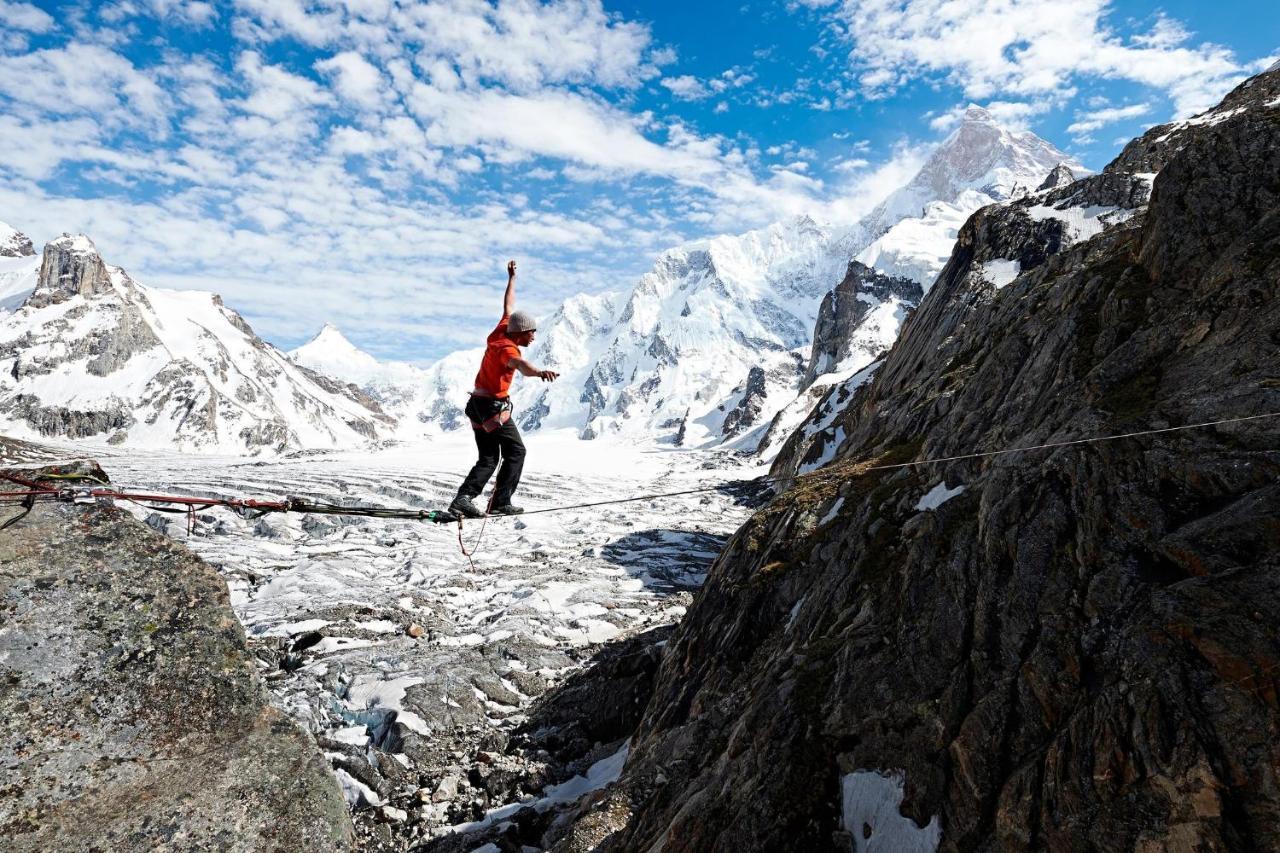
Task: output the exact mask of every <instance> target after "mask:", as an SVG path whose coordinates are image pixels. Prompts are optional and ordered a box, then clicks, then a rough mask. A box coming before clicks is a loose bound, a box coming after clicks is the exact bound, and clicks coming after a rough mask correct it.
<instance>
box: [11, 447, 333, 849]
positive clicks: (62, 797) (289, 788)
mask: <svg viewBox="0 0 1280 853" xmlns="http://www.w3.org/2000/svg"><path fill="white" fill-rule="evenodd" d="M94 471H95V472H96V473H97V474H98V475H100V476H101V471H100V469H96V467H95V469H94ZM8 509H9V508H6V511H5V514H4V517H5V518H6V519H7V518H9V517H10V516H12V515H13V513H12V512H9V511H8ZM0 624H3V626H4V629H3V630H2V631H0V684H3V687H2V688H0V762H3V767H4V777H3V778H4V788H3V790H4V795H3V796H2V797H0V837H3V838H4V839H5V843H4V847H5V849H6V850H12V851H24V850H30V851H47V850H91V849H102V850H108V849H109V850H138V851H143V850H156V849H182V850H201V851H203V850H208V851H214V850H217V851H225V850H235V851H260V850H281V851H289V850H292V851H322V850H344V849H349V847H350V843H351V839H352V830H351V822H350V818H349V817H348V815H347V810H346V805H345V803H344V800H343V797H342V792H341V791H340V789H339V788H338V785H337V782H336V781H335V779H334V778H333V776H332V775H331V774H330V773H329V771H328V768H327V766H326V762H325V761H324V759H323V757H322V756H321V754H320V751H319V750H318V749H317V748H316V745H315V742H314V741H313V740H312V739H311V737H310V736H309V735H307V734H306V733H304V732H303V731H301V730H300V729H298V728H297V727H296V726H295V725H294V724H293V723H291V722H290V721H289V720H288V718H287V717H285V716H284V715H283V714H282V713H281V712H280V711H277V710H275V709H273V708H272V707H271V706H270V705H269V704H268V703H267V697H266V693H265V691H264V690H263V687H262V685H261V683H260V681H259V679H258V677H257V674H256V667H255V664H254V661H253V658H252V657H250V655H249V653H248V651H247V649H246V646H245V638H244V633H243V631H242V630H241V628H240V625H239V623H238V622H237V621H236V618H235V616H234V614H233V613H232V611H231V608H230V605H229V603H228V595H227V588H226V584H225V583H224V582H223V581H222V579H221V578H220V577H219V576H218V573H217V572H216V571H215V570H214V569H212V568H210V567H209V566H208V565H206V564H205V563H203V562H202V561H201V560H199V559H198V558H196V557H195V556H194V555H192V554H191V553H190V552H188V551H187V550H186V549H185V548H183V547H182V546H180V545H178V544H175V543H174V542H172V541H170V540H168V539H166V538H165V537H163V536H161V535H159V534H158V533H156V532H155V531H153V530H152V529H151V528H150V527H148V526H147V525H145V524H142V523H141V522H138V521H135V520H134V519H132V518H131V517H130V516H129V515H127V514H126V513H124V512H122V511H120V510H118V509H115V508H113V507H110V506H103V505H92V506H83V505H71V504H65V503H39V504H37V505H36V506H35V508H34V509H33V510H32V511H31V513H30V514H29V515H27V516H26V517H25V518H23V519H22V520H21V521H20V522H18V523H17V524H15V525H14V526H12V527H10V528H8V529H7V530H5V531H4V532H3V534H0Z"/></svg>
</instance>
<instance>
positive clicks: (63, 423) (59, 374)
mask: <svg viewBox="0 0 1280 853" xmlns="http://www.w3.org/2000/svg"><path fill="white" fill-rule="evenodd" d="M1084 171H1085V170H1084V169H1083V167H1081V166H1080V164H1078V163H1074V162H1072V161H1071V160H1070V158H1068V157H1067V156H1066V155H1065V154H1063V153H1062V152H1060V151H1058V150H1057V149H1055V148H1054V147H1053V146H1052V145H1050V144H1049V143H1047V142H1045V141H1044V140H1042V139H1040V138H1038V137H1036V136H1035V135H1034V134H1031V133H1014V132H1010V131H1008V130H1005V129H1003V128H1001V127H1000V126H999V125H998V124H997V123H996V122H995V121H994V120H993V118H992V117H991V115H990V114H989V113H987V112H986V111H984V110H981V109H978V108H971V109H970V110H969V111H968V112H967V113H966V114H965V115H964V117H963V120H962V121H961V124H960V126H959V127H958V128H957V129H956V130H955V132H953V133H952V134H951V136H950V137H949V138H948V139H947V140H946V141H944V142H943V143H942V144H941V145H940V146H939V147H938V148H937V149H936V150H935V151H934V152H933V154H932V156H931V157H930V158H929V159H928V161H927V162H926V163H925V165H924V167H923V168H922V169H921V170H920V172H919V173H918V174H917V175H916V176H915V177H914V178H913V179H912V180H911V181H910V182H909V183H908V184H907V185H906V186H904V187H902V188H901V189H899V190H897V191H896V192H894V193H892V194H891V195H890V196H889V197H888V198H886V199H885V201H884V202H883V203H881V204H880V205H879V206H878V207H877V208H876V209H875V210H874V211H872V213H871V214H870V215H869V216H868V217H866V218H865V219H864V220H863V221H861V222H857V223H851V224H842V225H830V224H824V223H819V222H816V221H814V220H813V219H811V218H808V217H797V218H794V219H790V220H787V221H784V222H778V223H775V224H773V225H770V226H768V227H766V228H762V229H759V230H755V231H750V232H747V233H745V234H741V235H737V236H721V237H716V238H713V239H709V240H699V241H695V242H691V243H687V244H685V245H682V246H679V247H676V248H673V249H670V250H668V251H666V252H664V253H662V255H660V256H659V257H658V259H657V261H656V262H655V264H654V266H653V268H652V269H651V270H650V271H649V272H647V273H645V274H644V275H642V276H641V277H640V279H639V280H638V281H637V282H636V284H635V285H634V286H633V287H632V288H631V289H630V290H629V291H625V292H614V293H604V294H595V295H579V296H575V297H572V298H571V299H569V300H567V301H566V302H564V303H563V304H562V305H561V306H560V308H559V309H558V310H556V311H555V312H554V313H553V314H552V315H551V316H549V317H545V318H543V319H542V322H541V328H540V330H539V340H538V343H537V344H535V346H534V347H533V348H532V349H531V351H530V353H529V355H530V358H531V359H532V360H533V361H534V362H535V363H538V364H540V365H545V366H547V367H550V368H552V369H555V370H558V371H560V372H561V374H562V376H561V379H560V381H558V382H557V383H555V384H551V385H547V384H543V383H540V382H534V381H527V380H523V379H519V380H517V383H516V391H515V392H514V398H515V402H516V404H517V417H518V419H519V423H520V424H521V426H522V428H524V429H525V430H531V431H532V430H539V429H572V430H574V431H575V432H576V433H577V434H578V435H580V436H581V437H582V438H584V439H590V438H596V437H601V436H625V437H627V438H631V439H644V440H656V441H659V442H666V443H671V444H678V445H683V446H718V445H724V446H729V447H733V448H738V449H742V450H755V449H757V448H758V447H761V446H763V447H764V448H766V449H777V446H778V445H779V444H780V442H781V441H782V440H783V439H785V436H786V434H787V433H788V432H789V429H790V428H791V427H793V426H794V425H795V424H797V423H799V421H801V420H803V419H804V418H805V417H806V416H807V415H808V414H809V411H810V409H811V408H812V404H813V403H814V402H816V400H817V398H818V397H819V396H820V395H821V393H822V392H824V391H825V389H827V388H829V387H830V386H832V385H833V384H836V383H839V382H843V381H845V380H846V379H847V378H848V377H849V376H851V375H853V374H855V373H857V372H858V371H861V370H863V369H864V368H866V367H867V366H868V365H869V364H871V363H872V362H873V361H874V360H875V359H876V358H877V356H878V355H879V354H881V353H882V352H884V351H885V350H887V349H888V347H889V346H890V345H891V344H892V343H893V341H894V340H895V339H896V338H897V336H898V333H899V330H900V329H901V326H902V323H903V321H904V319H905V318H906V316H907V315H908V313H909V312H910V311H911V310H912V308H914V306H915V305H916V304H917V303H918V301H919V300H920V298H921V297H922V295H923V293H924V292H925V291H926V290H927V289H928V287H929V285H930V284H931V283H932V281H933V279H934V277H935V276H936V275H937V273H938V272H939V271H940V270H941V268H942V266H943V264H944V263H945V261H946V258H947V256H948V255H949V254H950V251H951V246H952V244H953V243H954V241H955V234H956V230H957V229H958V228H959V226H960V224H961V223H962V222H963V221H964V219H965V218H966V217H967V216H969V215H970V214H971V213H972V212H973V211H975V210H977V209H978V208H980V207H983V206H985V205H988V204H992V203H995V202H1003V201H1009V200H1011V199H1015V198H1018V197H1020V196H1022V195H1025V194H1026V193H1028V192H1030V191H1032V190H1034V189H1036V188H1037V187H1039V186H1040V185H1042V184H1043V183H1045V181H1046V179H1047V178H1052V176H1053V175H1059V176H1060V179H1063V180H1070V179H1071V178H1072V177H1074V176H1075V175H1078V174H1081V173H1083V172H1084ZM1063 175H1065V177H1061V176H1063ZM495 289H496V285H495ZM494 301H495V303H496V302H497V298H496V297H495V300H494ZM496 319H497V318H496V317H494V320H495V321H496ZM480 343H481V342H480V341H477V345H479V344H480ZM480 353H481V350H480V349H479V346H477V348H476V349H474V350H466V351H460V352H455V353H452V354H450V355H448V356H446V357H445V358H443V359H441V360H440V361H439V362H437V363H436V364H434V365H432V366H431V367H430V368H427V369H423V368H419V367H416V366H413V365H408V364H398V363H386V362H379V361H378V360H377V359H375V358H374V357H373V356H371V355H369V354H367V353H365V352H363V351H361V350H359V349H358V348H357V347H355V346H354V345H353V344H351V342H350V341H348V340H347V339H346V338H345V337H344V336H343V335H342V333H341V332H340V331H339V330H338V329H337V328H335V327H334V326H332V325H326V326H325V327H324V328H323V329H322V330H321V332H320V333H319V334H318V335H317V336H316V337H315V338H314V339H312V340H311V341H309V342H308V343H307V344H305V345H303V346H301V347H299V348H298V349H296V350H293V351H292V352H291V353H288V354H287V355H286V354H285V353H282V352H280V351H279V350H277V349H275V348H274V347H272V346H271V345H270V344H268V343H266V342H265V341H263V340H261V339H260V338H259V337H258V336H257V335H255V334H254V333H253V331H252V329H250V328H249V326H248V324H247V323H245V321H244V319H243V318H241V317H240V316H239V315H238V314H236V313H235V312H234V311H231V310H230V309H228V308H226V307H225V306H223V305H222V304H221V300H220V299H219V298H218V297H217V296H215V295H213V294H208V293H190V292H173V291H164V290H159V289H154V288H148V287H145V286H143V285H141V284H139V283H137V282H136V281H134V280H133V279H131V278H130V277H129V276H128V275H127V274H126V273H125V272H124V271H123V270H122V269H120V268H118V267H109V266H107V265H106V264H105V263H104V262H103V260H102V259H101V257H100V256H99V255H98V253H97V250H96V248H95V247H94V246H93V244H92V242H91V241H89V239H88V238H87V237H84V236H79V237H72V236H66V237H63V238H60V239H58V240H55V241H53V242H52V243H50V244H49V246H47V247H46V248H45V251H44V254H43V256H37V255H36V254H35V250H34V247H33V246H32V244H31V241H30V240H27V239H26V238H25V237H23V236H22V235H21V234H20V233H19V232H17V231H15V230H14V229H12V228H10V227H8V226H0V418H3V422H4V424H5V425H4V426H3V427H2V428H3V429H4V430H5V431H6V432H9V433H13V434H16V435H19V436H26V437H41V436H43V437H49V436H62V437H70V438H81V437H83V438H89V437H92V438H96V439H99V440H105V441H110V442H113V443H121V444H128V445H134V444H136V445H140V446H176V447H183V448H191V449H206V450H217V451H225V452H254V451H261V450H270V451H280V450H287V449H299V448H311V447H318V448H326V447H339V446H351V445H352V444H353V443H356V444H358V443H361V442H368V441H378V440H383V439H407V440H413V439H418V438H422V437H425V436H429V435H431V434H437V433H439V432H442V431H448V430H453V429H459V428H464V427H465V426H466V424H465V419H464V418H463V417H462V406H463V404H464V403H465V401H466V395H467V392H468V391H469V390H470V388H471V384H472V380H473V378H474V375H475V371H476V368H477V366H478V364H479V359H480ZM780 413H781V414H780ZM762 440H763V441H762Z"/></svg>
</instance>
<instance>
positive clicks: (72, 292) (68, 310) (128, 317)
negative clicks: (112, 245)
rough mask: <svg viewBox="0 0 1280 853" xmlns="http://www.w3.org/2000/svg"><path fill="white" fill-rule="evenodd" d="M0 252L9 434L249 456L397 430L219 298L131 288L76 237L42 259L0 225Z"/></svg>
mask: <svg viewBox="0 0 1280 853" xmlns="http://www.w3.org/2000/svg"><path fill="white" fill-rule="evenodd" d="M15 235H16V236H15ZM0 245H3V246H4V247H5V249H6V251H7V252H8V253H7V254H5V255H4V256H3V257H0V300H2V301H3V304H5V305H6V309H5V311H4V313H0V417H3V420H4V426H3V429H4V431H5V432H6V433H7V434H11V435H17V436H19V437H48V436H54V437H61V438H90V439H95V440H101V441H106V442H108V443H111V444H121V445H126V446H138V447H157V446H159V447H177V448H183V449H190V450H206V451H223V452H229V451H233V452H250V453H252V452H259V451H271V452H279V451H284V450H290V449H298V448H312V447H317V448H323V447H347V446H352V445H353V444H354V445H359V444H363V443H366V442H369V441H372V440H376V439H379V438H381V437H384V436H387V435H390V434H391V433H392V432H393V430H394V426H395V421H394V420H393V419H392V418H391V417H389V416H387V415H386V414H384V413H383V412H382V411H381V409H380V408H379V407H378V405H377V403H376V402H375V401H374V400H373V399H371V398H370V397H368V396H367V395H366V394H364V392H362V391H360V390H359V389H358V388H356V387H355V386H353V385H347V384H345V383H342V382H338V381H336V380H334V379H331V378H329V377H327V376H324V375H321V374H318V373H315V372H313V371H311V370H308V369H307V368H305V367H302V366H300V365H298V364H296V363H294V362H293V361H292V360H290V359H289V358H288V357H287V356H286V355H285V354H284V353H283V352H281V351H280V350H278V349H276V348H275V347H273V346H271V345H270V344H268V343H266V342H265V341H263V340H262V339H261V338H259V337H258V336H257V335H256V334H254V332H253V329H251V328H250V327H249V324H248V323H246V322H245V320H244V318H243V317H241V316H240V315H239V314H237V313H236V312H235V311H232V310H231V309H229V308H227V307H226V306H225V305H223V304H222V299H221V298H220V297H219V296H217V295H216V294H212V293H202V292H198V291H173V290H161V289H158V288H151V287H146V286H144V285H142V284H139V283H138V282H136V281H134V280H133V279H132V278H130V276H129V275H128V273H126V272H125V271H124V270H123V269H121V268H119V267H114V266H109V265H107V264H106V263H105V262H104V261H103V259H102V257H101V255H99V254H98V250H97V248H96V247H95V246H94V244H93V242H92V241H91V240H89V238H87V237H85V236H83V235H79V236H71V235H64V236H63V237H60V238H58V239H56V240H54V241H52V242H50V243H49V244H48V245H47V246H45V249H44V252H43V255H40V256H37V255H35V254H34V251H33V249H32V247H31V244H30V241H27V240H26V239H25V238H24V237H22V236H21V235H20V234H17V232H14V230H13V229H12V228H9V227H8V226H0ZM15 247H16V248H15ZM7 306H15V307H12V308H9V307H7Z"/></svg>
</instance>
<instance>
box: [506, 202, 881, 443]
mask: <svg viewBox="0 0 1280 853" xmlns="http://www.w3.org/2000/svg"><path fill="white" fill-rule="evenodd" d="M855 245H856V244H855V243H854V241H853V239H852V238H851V235H850V234H849V233H847V232H845V231H840V230H837V229H832V228H830V227H826V226H822V225H819V224H818V223H816V222H814V221H813V220H812V219H809V218H807V217H800V218H797V219H793V220H790V221H786V222H780V223H776V224H774V225H771V226H769V227H767V228H763V229H760V230H758V231H751V232H748V233H746V234H742V235H739V236H725V237H717V238H715V239H711V240H704V241H698V242H693V243H689V244H686V245H684V246H680V247H678V248H675V249H671V250H668V251H667V252H664V253H663V254H662V255H661V256H660V257H659V258H658V260H657V263H655V264H654V267H653V269H652V270H651V271H649V272H647V273H645V274H644V275H643V276H641V277H640V280H639V281H638V282H637V284H636V286H635V287H634V288H633V289H632V291H631V292H630V293H629V294H627V295H626V296H625V297H624V296H618V295H605V296H597V297H581V296H580V297H576V298H575V299H573V300H570V301H569V302H566V303H565V305H564V306H563V307H562V308H561V309H560V311H559V312H557V313H556V315H555V316H554V317H553V318H552V319H551V321H550V322H549V323H547V324H544V325H545V327H546V333H545V336H544V339H543V340H541V341H540V342H539V343H538V344H537V345H536V346H535V348H534V350H533V351H532V353H531V355H532V358H533V360H534V362H535V363H539V364H541V363H544V362H545V363H546V364H547V365H549V366H551V367H553V368H554V369H558V370H560V371H561V373H562V376H561V378H560V380H559V381H558V382H556V383H555V384H553V385H537V384H534V383H527V382H526V383H524V384H523V386H522V387H521V388H520V390H519V392H518V394H517V396H516V402H517V404H518V407H519V408H520V409H521V410H522V411H521V413H520V414H519V415H518V417H519V418H520V422H521V424H522V425H523V426H524V427H525V428H528V429H535V428H539V427H542V428H563V427H571V428H573V429H575V430H578V431H579V432H580V433H581V435H582V436H583V437H584V438H592V437H596V436H604V435H628V436H629V435H635V436H637V437H638V436H646V437H655V438H659V439H660V440H661V439H665V440H668V441H672V442H675V443H678V444H681V445H685V446H694V445H699V446H700V445H705V444H709V443H720V442H722V441H725V440H745V439H743V437H744V436H747V435H748V434H750V433H751V432H752V431H753V430H754V429H755V428H756V427H757V426H760V425H762V424H764V423H767V421H768V419H769V418H770V417H771V416H772V414H773V409H775V408H776V407H777V406H778V405H781V403H773V402H769V401H774V400H782V399H783V398H789V397H791V396H794V394H795V390H796V388H797V387H798V385H799V382H800V380H801V378H802V377H803V375H804V372H805V369H806V367H807V361H808V355H809V344H810V341H811V339H812V336H813V327H814V324H815V322H816V321H817V316H818V308H819V306H820V304H821V302H822V298H823V296H824V295H825V294H826V292H827V290H828V289H829V288H830V287H831V285H832V284H834V283H835V282H837V281H839V280H840V278H841V276H842V275H843V274H844V271H845V268H846V267H847V265H848V259H849V256H850V254H851V252H852V250H853V248H854V246H855Z"/></svg>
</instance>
